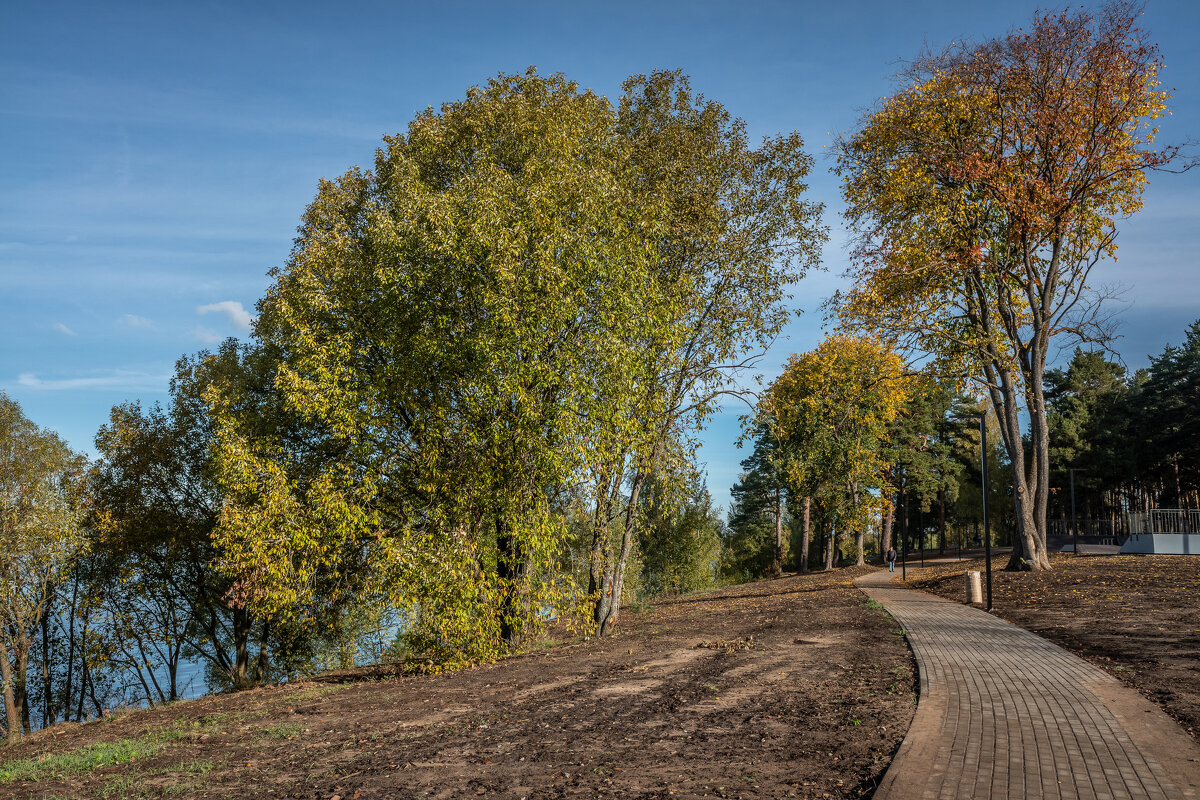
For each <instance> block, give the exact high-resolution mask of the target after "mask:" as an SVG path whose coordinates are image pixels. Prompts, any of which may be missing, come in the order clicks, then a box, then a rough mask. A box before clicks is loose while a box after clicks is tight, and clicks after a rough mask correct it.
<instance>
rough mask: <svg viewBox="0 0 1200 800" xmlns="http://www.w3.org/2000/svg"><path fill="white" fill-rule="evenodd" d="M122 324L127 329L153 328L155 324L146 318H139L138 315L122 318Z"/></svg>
mask: <svg viewBox="0 0 1200 800" xmlns="http://www.w3.org/2000/svg"><path fill="white" fill-rule="evenodd" d="M121 324H122V325H124V326H125V327H127V328H153V327H154V323H153V322H152V321H150V320H149V319H146V318H145V317H139V316H138V315H137V314H125V315H123V316H122V317H121Z"/></svg>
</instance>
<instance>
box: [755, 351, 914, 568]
mask: <svg viewBox="0 0 1200 800" xmlns="http://www.w3.org/2000/svg"><path fill="white" fill-rule="evenodd" d="M910 388H911V379H910V378H909V377H908V376H907V375H906V373H905V369H904V364H903V362H902V361H901V359H900V357H899V356H898V355H897V354H896V353H895V352H894V351H892V350H891V349H890V348H889V347H887V346H886V345H885V344H884V343H882V342H881V341H879V340H877V339H873V338H869V337H851V336H845V335H834V336H830V337H829V338H827V339H826V340H825V341H823V342H822V343H821V344H820V345H819V346H817V348H816V349H814V350H811V351H809V352H807V353H803V354H800V355H794V356H792V357H791V358H790V359H788V362H787V364H786V365H785V366H784V369H783V374H781V375H780V376H779V377H778V378H776V379H775V381H774V382H773V383H772V384H771V386H770V388H769V389H768V390H767V392H766V394H765V395H764V396H763V399H762V400H761V402H760V404H759V408H758V414H757V421H758V423H759V424H760V425H763V426H765V427H767V428H768V429H769V430H770V431H771V434H772V435H773V438H774V440H775V442H776V443H777V444H776V446H775V451H774V454H773V455H772V458H773V459H774V460H775V462H776V464H777V465H778V466H779V467H781V468H782V470H783V472H784V474H785V475H786V476H787V482H788V485H789V494H790V496H791V497H792V498H793V501H795V499H797V498H810V499H811V500H812V501H813V502H815V503H816V505H817V507H818V508H819V509H820V510H821V512H822V513H821V515H820V516H821V517H822V518H823V521H824V522H825V524H827V525H831V526H833V528H834V531H835V532H836V533H835V534H833V535H830V536H829V537H828V539H827V546H826V552H825V564H826V566H827V567H828V566H830V565H831V564H832V562H833V553H834V548H835V545H836V538H837V534H841V533H845V532H847V531H852V532H853V533H854V540H855V547H856V549H857V554H858V555H857V560H858V563H860V564H861V563H863V539H864V534H865V531H866V528H867V526H868V525H869V524H870V520H871V518H872V517H873V516H874V514H875V513H876V512H877V511H878V509H879V508H880V507H881V505H882V504H883V503H886V502H888V501H887V496H888V495H890V493H891V488H890V487H888V486H887V483H886V479H885V472H886V468H887V466H888V464H887V460H886V449H885V445H886V444H887V436H888V432H889V429H890V426H891V423H892V422H893V421H894V420H895V419H896V417H897V416H898V415H899V414H900V412H901V411H902V410H903V408H904V405H905V403H906V402H907V400H908V397H909V392H910Z"/></svg>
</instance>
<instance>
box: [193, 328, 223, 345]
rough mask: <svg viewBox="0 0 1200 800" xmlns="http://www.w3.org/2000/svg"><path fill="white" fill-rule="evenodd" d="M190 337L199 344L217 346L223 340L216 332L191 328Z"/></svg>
mask: <svg viewBox="0 0 1200 800" xmlns="http://www.w3.org/2000/svg"><path fill="white" fill-rule="evenodd" d="M192 336H193V337H194V338H196V339H199V340H200V342H201V344H217V343H219V342H220V341H222V340H223V339H224V338H225V337H223V336H221V334H219V333H217V332H216V331H212V330H209V329H208V328H193V329H192Z"/></svg>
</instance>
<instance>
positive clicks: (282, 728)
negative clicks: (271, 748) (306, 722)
mask: <svg viewBox="0 0 1200 800" xmlns="http://www.w3.org/2000/svg"><path fill="white" fill-rule="evenodd" d="M302 733H304V726H303V725H297V724H295V723H292V722H281V723H279V724H278V725H269V726H267V727H265V728H263V729H262V733H261V734H259V736H260V738H263V739H275V740H280V739H291V738H293V737H295V736H299V735H300V734H302Z"/></svg>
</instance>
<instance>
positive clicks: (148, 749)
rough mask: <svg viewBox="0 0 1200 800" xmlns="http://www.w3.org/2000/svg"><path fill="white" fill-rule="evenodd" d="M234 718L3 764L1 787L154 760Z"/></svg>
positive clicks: (183, 725) (218, 718) (206, 720)
mask: <svg viewBox="0 0 1200 800" xmlns="http://www.w3.org/2000/svg"><path fill="white" fill-rule="evenodd" d="M231 716H233V715H226V714H222V715H218V716H215V717H206V718H204V720H203V721H202V722H192V723H190V724H188V723H179V724H176V725H173V726H171V727H169V728H164V729H162V730H158V731H153V732H151V733H145V734H142V735H141V736H138V737H134V738H127V739H118V740H116V741H115V742H96V743H95V744H89V745H84V746H83V747H78V748H76V749H74V750H70V751H68V752H66V753H47V754H45V755H41V756H36V757H33V758H22V759H17V760H15V761H9V762H7V763H4V764H0V784H3V783H13V782H15V781H40V780H46V779H48V778H66V777H69V776H71V775H80V774H82V773H85V772H91V771H92V770H96V769H101V768H103V767H111V766H115V765H117V764H127V763H129V762H131V761H144V760H146V759H148V758H152V757H154V756H156V755H158V754H159V753H161V752H162V751H163V750H165V749H166V747H167V745H169V744H170V743H171V742H175V741H178V740H179V739H182V738H183V737H185V736H190V735H193V734H197V733H211V732H213V731H217V730H220V728H221V727H222V726H223V725H224V724H225V723H227V722H228V721H229V717H231Z"/></svg>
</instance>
